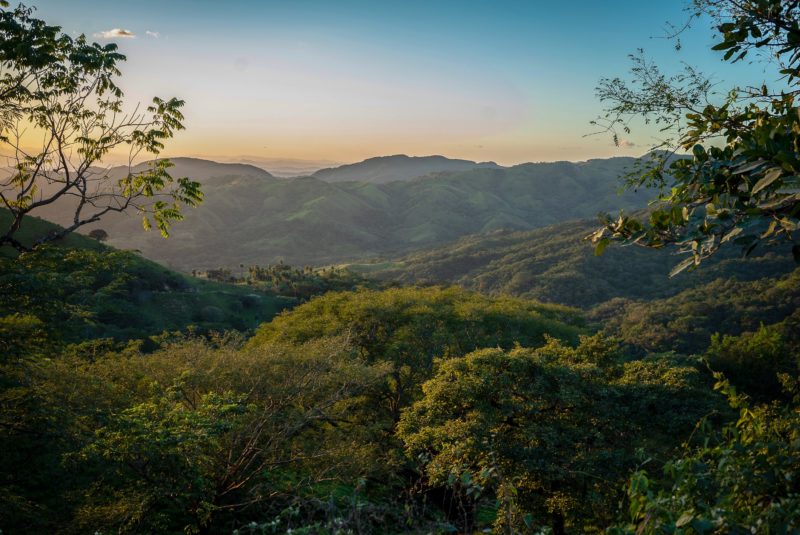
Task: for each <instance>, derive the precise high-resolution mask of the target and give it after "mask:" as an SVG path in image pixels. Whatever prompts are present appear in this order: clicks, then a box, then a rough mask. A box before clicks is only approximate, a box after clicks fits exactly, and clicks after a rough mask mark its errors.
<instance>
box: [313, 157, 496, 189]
mask: <svg viewBox="0 0 800 535" xmlns="http://www.w3.org/2000/svg"><path fill="white" fill-rule="evenodd" d="M472 169H502V167H501V166H499V165H497V164H496V163H494V162H482V163H477V162H472V161H469V160H455V159H452V158H445V157H444V156H406V155H405V154H397V155H395V156H379V157H377V158H369V159H367V160H364V161H363V162H358V163H354V164H349V165H342V166H339V167H331V168H328V169H320V170H319V171H317V172H316V173H314V174H313V175H312V176H314V177H315V178H319V179H320V180H324V181H326V182H368V183H370V184H387V183H389V182H395V181H400V180H411V179H413V178H417V177H421V176H425V175H429V174H432V173H441V172H456V171H469V170H472Z"/></svg>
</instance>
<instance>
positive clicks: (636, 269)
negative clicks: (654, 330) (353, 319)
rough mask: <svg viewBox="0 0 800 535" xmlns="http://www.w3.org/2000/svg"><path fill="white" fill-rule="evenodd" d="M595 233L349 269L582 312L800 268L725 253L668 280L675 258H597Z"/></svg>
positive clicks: (576, 224)
mask: <svg viewBox="0 0 800 535" xmlns="http://www.w3.org/2000/svg"><path fill="white" fill-rule="evenodd" d="M597 226H598V223H597V221H594V220H578V221H569V222H566V223H563V224H558V225H554V226H549V227H545V228H540V229H536V230H532V231H526V232H509V231H495V232H492V233H488V234H483V235H477V236H467V237H464V238H461V239H460V240H458V241H456V242H455V243H451V244H448V245H445V246H440V247H436V248H432V249H428V250H424V251H418V252H415V253H411V254H409V255H406V256H404V257H401V258H397V259H395V260H387V261H382V262H372V263H364V264H351V265H349V266H348V267H349V268H350V269H351V270H352V271H355V272H356V273H359V274H362V275H366V276H369V277H372V278H376V279H379V280H387V281H395V282H399V283H401V284H423V285H427V284H440V285H447V284H458V285H460V286H463V287H465V288H469V289H472V290H477V291H480V292H482V293H485V294H489V295H513V296H519V297H526V298H531V299H536V300H539V301H544V302H552V303H560V304H565V305H570V306H576V307H583V308H591V307H593V306H595V305H598V304H600V303H603V302H605V301H608V300H611V299H614V298H626V299H636V300H651V299H661V298H667V297H669V296H672V295H675V294H678V293H679V292H681V291H684V290H687V289H690V288H694V287H697V286H700V285H704V284H708V283H710V282H711V281H714V280H715V279H718V278H724V279H728V280H733V279H736V280H741V281H750V280H756V279H759V278H761V277H766V276H774V275H776V274H782V273H789V272H791V271H792V270H793V269H795V268H796V265H795V264H794V262H793V261H792V259H791V258H792V255H791V254H790V253H789V251H788V250H787V251H784V250H782V249H778V250H771V251H763V252H762V253H761V254H758V253H757V254H755V255H754V256H753V257H751V258H748V259H746V260H743V259H741V258H739V257H738V255H737V253H738V251H721V252H720V253H719V254H717V255H716V256H715V257H713V258H712V259H709V260H708V261H706V262H704V263H703V265H702V267H701V268H700V269H698V270H695V271H691V272H684V273H681V274H680V275H678V276H676V277H674V278H672V279H670V278H669V272H670V270H671V269H672V267H674V266H675V264H677V263H678V262H679V260H680V257H678V256H676V255H675V254H674V252H673V251H670V250H664V249H662V250H655V249H645V248H640V247H614V246H611V247H608V248H607V249H606V251H605V253H604V254H603V255H602V256H595V255H594V251H593V247H591V245H590V244H588V243H586V242H585V241H584V240H583V237H584V236H586V235H587V234H589V233H590V232H591V231H592V230H594V229H596V228H597Z"/></svg>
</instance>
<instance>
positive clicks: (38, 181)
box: [0, 5, 202, 251]
mask: <svg viewBox="0 0 800 535" xmlns="http://www.w3.org/2000/svg"><path fill="white" fill-rule="evenodd" d="M123 61H125V56H123V55H122V54H120V53H119V52H118V51H117V46H116V45H115V44H107V45H104V46H103V45H99V44H97V43H89V42H88V41H87V40H86V36H84V35H80V36H78V37H76V38H73V37H71V36H69V35H67V34H65V33H62V31H61V28H59V27H57V26H51V25H48V24H47V23H46V22H45V21H43V20H40V19H37V18H35V17H33V10H32V9H30V8H27V7H25V6H23V5H20V6H19V7H17V8H13V9H10V8H7V6H5V7H4V6H0V69H1V70H2V73H3V74H2V76H0V145H2V146H4V147H5V148H6V149H7V150H5V151H4V152H6V153H8V154H11V155H13V157H11V158H12V161H13V168H12V170H11V172H10V173H9V174H8V175H6V176H4V177H3V178H2V179H0V201H2V207H3V208H4V209H6V210H8V211H9V212H11V214H12V216H13V217H12V221H11V223H10V225H8V226H7V227H6V228H5V229H4V230H3V231H2V235H0V246H4V245H7V246H13V247H14V248H16V249H17V250H20V251H23V250H28V249H29V246H28V245H26V244H23V243H22V242H21V241H19V240H18V239H17V238H16V234H17V232H18V231H19V229H20V227H21V226H23V224H24V223H25V221H26V219H27V217H28V215H29V214H31V213H34V214H35V213H38V212H39V211H40V210H39V209H40V208H42V207H45V206H48V205H51V204H53V203H57V202H58V203H59V204H62V205H64V206H65V207H64V209H65V210H67V211H69V213H70V214H71V218H70V223H69V224H68V225H66V226H65V227H63V228H60V229H57V230H54V231H53V232H51V233H49V234H46V235H41V236H38V237H36V239H35V240H34V243H33V245H34V246H36V245H39V244H41V243H44V242H46V241H52V240H54V239H58V238H60V237H63V236H64V235H65V234H67V233H69V232H72V231H74V230H76V229H78V228H80V227H82V226H83V225H86V224H89V223H93V222H96V221H99V220H100V219H101V218H103V217H104V216H105V215H106V214H109V213H115V212H117V213H119V212H128V211H135V212H137V213H139V214H141V215H142V221H143V224H144V226H145V228H146V229H149V228H150V226H151V225H152V224H155V225H156V226H157V228H158V229H159V231H160V232H161V234H163V235H164V236H167V235H168V231H169V227H170V224H171V223H172V222H173V221H178V220H180V219H181V218H182V214H181V211H180V208H181V205H186V206H195V205H197V204H198V203H199V202H200V201H201V199H202V193H201V191H200V188H199V184H198V183H197V182H193V181H191V180H189V179H188V178H179V179H177V180H176V179H173V177H172V176H171V175H170V173H169V168H170V167H171V166H172V164H171V163H170V162H169V161H168V160H163V159H162V160H154V161H153V162H151V164H150V165H149V166H148V168H147V170H146V171H145V172H140V173H132V172H129V173H127V174H126V175H125V176H124V177H122V178H120V179H118V180H117V179H114V178H112V177H110V176H109V175H108V174H107V173H106V172H105V171H104V170H101V169H99V168H98V166H99V165H100V164H101V162H102V159H103V158H104V157H105V156H107V155H108V154H109V153H110V152H111V151H114V150H116V149H125V150H126V151H127V152H128V153H129V159H130V161H131V162H132V161H133V160H134V159H136V158H138V157H139V156H140V155H145V154H147V155H151V156H156V157H157V156H158V155H159V153H160V152H161V150H162V149H163V148H164V142H165V141H166V140H167V139H169V138H171V137H172V136H173V135H174V133H175V132H176V131H178V130H181V129H183V124H182V120H183V115H182V114H181V112H180V108H181V106H183V101H181V100H178V99H175V98H173V99H169V100H162V99H160V98H157V97H156V98H154V99H153V102H152V104H151V105H150V106H148V107H147V109H146V111H145V112H140V111H139V110H138V107H137V108H136V110H135V111H133V112H130V113H125V112H124V110H123V105H124V102H123V93H122V91H121V89H120V88H119V87H118V86H117V84H116V82H115V77H117V76H119V74H120V71H119V67H118V65H119V63H121V62H123ZM23 133H24V134H25V136H26V139H25V140H23V139H22V136H23ZM31 139H34V140H35V141H34V142H33V144H32V146H39V147H41V150H39V151H38V152H37V151H36V150H34V151H32V152H28V151H27V150H26V147H27V146H28V145H31V141H30V140H31Z"/></svg>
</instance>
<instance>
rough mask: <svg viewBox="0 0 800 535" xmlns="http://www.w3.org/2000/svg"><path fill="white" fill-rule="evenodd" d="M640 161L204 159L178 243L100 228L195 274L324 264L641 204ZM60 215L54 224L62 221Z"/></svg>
mask: <svg viewBox="0 0 800 535" xmlns="http://www.w3.org/2000/svg"><path fill="white" fill-rule="evenodd" d="M633 162H634V160H633V159H632V158H612V159H607V160H590V161H588V162H582V163H569V162H556V163H540V164H525V165H518V166H515V167H511V168H508V169H474V170H469V171H464V172H452V173H438V174H434V175H429V176H426V177H420V178H417V179H414V180H411V181H405V182H391V183H388V184H371V183H367V182H339V183H331V182H325V181H323V180H319V179H317V178H313V177H302V178H294V179H276V178H273V177H271V176H270V175H269V174H267V173H265V172H261V173H258V172H254V173H253V174H248V175H246V176H232V174H234V175H235V174H236V173H237V172H238V170H237V169H231V170H228V169H227V168H226V167H225V165H224V164H216V163H213V162H208V165H209V169H208V170H203V169H198V168H197V167H198V165H199V164H198V161H197V160H191V163H192V164H193V165H192V166H191V167H187V165H186V162H184V161H183V159H178V160H176V166H175V169H173V175H174V176H183V175H188V176H191V177H192V178H197V179H199V180H200V181H201V182H202V183H203V190H204V192H205V202H204V203H203V204H202V205H201V206H199V207H198V208H196V209H192V210H187V212H186V219H185V221H183V222H180V223H178V224H176V225H174V227H173V229H172V231H171V232H172V236H173V239H170V240H169V241H165V240H163V239H162V238H161V237H160V236H158V235H157V234H156V233H144V232H142V229H141V222H140V221H139V219H138V218H136V217H113V218H111V217H109V218H106V219H105V220H104V221H103V222H102V223H101V224H100V225H98V227H100V228H103V229H104V230H106V231H107V232H108V233H109V235H110V239H109V243H110V244H112V245H114V246H117V247H121V248H126V249H128V248H130V249H138V250H140V251H142V254H143V255H144V256H146V257H147V258H151V259H153V260H155V261H157V262H160V263H162V264H165V265H167V266H170V267H173V268H177V269H181V270H184V271H189V270H192V269H209V268H217V267H221V266H222V267H238V266H239V264H241V263H244V264H246V265H251V264H260V265H264V264H274V263H277V262H278V261H279V260H283V261H284V262H286V263H289V264H294V265H298V264H313V265H325V264H330V263H337V262H341V261H348V260H349V261H352V260H354V259H362V258H370V257H376V256H378V255H386V254H400V253H403V252H408V251H412V250H416V249H420V248H423V247H429V246H433V245H438V244H444V243H447V242H451V241H453V240H456V239H458V238H460V237H462V236H465V235H469V234H476V233H484V232H491V231H494V230H498V229H502V228H506V229H514V230H526V229H533V228H538V227H543V226H546V225H551V224H554V223H559V222H562V221H567V220H569V219H575V218H579V217H593V216H594V215H596V213H597V212H598V211H601V210H612V211H613V210H616V209H618V208H627V209H630V208H639V207H642V206H644V205H645V201H646V199H647V198H648V193H647V192H639V193H633V192H627V193H624V194H622V195H618V192H617V190H618V187H619V176H620V175H621V174H622V173H623V172H624V171H625V169H627V168H628V166H630V165H631V164H632V163H633ZM253 169H255V168H253ZM55 211H56V208H53V210H51V214H50V215H48V218H57V217H58V216H59V214H58V213H55ZM87 230H88V229H87Z"/></svg>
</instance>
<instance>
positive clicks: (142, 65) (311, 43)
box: [29, 0, 761, 164]
mask: <svg viewBox="0 0 800 535" xmlns="http://www.w3.org/2000/svg"><path fill="white" fill-rule="evenodd" d="M29 3H31V4H33V5H35V6H36V7H37V8H38V16H40V17H41V18H43V19H45V20H46V21H48V22H49V23H53V24H59V25H61V26H63V28H64V30H65V31H66V32H68V33H70V34H78V33H85V34H86V35H88V36H91V37H92V38H93V39H95V40H98V41H101V42H107V41H114V42H117V43H118V44H119V46H120V48H121V50H122V52H123V53H125V54H126V55H127V56H128V61H127V62H126V63H125V64H123V66H122V70H123V77H122V86H123V88H124V89H125V91H126V96H127V98H128V100H129V101H131V102H136V101H148V100H149V99H150V98H151V97H152V96H154V95H158V96H162V97H172V96H176V97H179V98H182V99H184V100H186V103H187V104H186V107H185V110H184V111H185V114H186V126H187V130H186V131H185V132H182V133H180V134H179V135H178V137H177V138H176V139H175V140H173V141H171V142H170V145H169V147H168V153H169V155H172V156H179V155H180V156H188V155H191V156H202V157H208V158H212V159H226V160H235V159H241V158H245V157H247V158H298V159H309V160H329V161H336V162H352V161H357V160H361V159H364V158H367V157H370V156H376V155H386V154H399V153H405V154H411V155H427V154H443V155H445V156H450V157H458V158H468V159H473V160H494V161H497V162H499V163H502V164H514V163H519V162H524V161H542V160H561V159H569V160H583V159H587V158H592V157H604V156H612V155H638V154H641V153H642V152H644V151H645V150H646V149H647V147H648V146H649V145H650V144H651V143H652V141H653V138H652V132H649V133H648V132H645V131H634V133H633V134H632V135H631V137H630V139H629V140H628V143H626V145H627V146H625V147H620V148H617V147H614V146H613V144H612V143H611V140H610V138H609V137H608V136H594V137H584V135H585V134H587V133H589V132H591V131H592V128H591V126H590V125H589V121H590V120H591V119H593V118H594V117H595V116H596V115H597V114H598V113H599V111H600V104H599V102H598V101H597V100H596V98H595V96H594V87H595V86H596V84H597V81H598V80H599V79H600V78H601V77H603V76H614V75H621V74H624V73H625V70H626V68H627V65H628V63H627V55H628V54H629V53H632V52H634V51H635V50H636V48H638V47H642V48H644V49H645V51H646V52H647V53H649V54H651V55H652V56H653V57H654V58H656V59H657V60H659V61H660V62H662V63H664V64H665V65H667V64H669V65H673V66H677V65H678V64H679V62H680V61H687V62H690V63H693V64H695V65H698V66H699V67H701V68H702V69H703V70H704V71H706V72H707V73H710V74H713V75H714V76H715V77H716V78H717V79H718V80H720V81H723V82H726V83H729V82H735V81H742V80H747V81H753V82H760V81H761V79H760V78H759V77H760V76H761V73H760V72H759V71H757V70H755V69H754V68H753V67H749V66H747V65H743V66H740V67H730V66H726V65H725V64H723V63H722V62H721V60H720V57H719V56H718V55H716V54H715V53H712V52H710V51H709V50H708V49H709V45H710V44H711V43H712V36H711V33H710V30H709V26H708V24H706V25H697V27H698V29H697V30H693V31H691V32H689V33H688V34H687V35H686V36H684V39H683V41H684V48H683V51H682V52H681V53H676V52H675V51H674V50H673V48H672V44H671V43H670V42H668V41H666V40H664V39H659V38H653V37H658V36H661V35H663V34H664V31H665V30H664V29H665V22H667V21H672V22H675V23H682V22H684V21H685V20H686V17H687V15H686V14H685V13H684V11H683V6H684V5H685V4H684V2H683V1H681V0H648V1H642V0H621V1H617V2H597V1H594V0H592V1H588V0H585V1H580V0H576V1H571V2H554V1H550V2H545V1H539V0H527V1H492V2H489V1H486V2H471V1H466V0H465V1H459V2H449V1H435V0H428V1H420V2H416V1H409V0H404V1H401V2H394V1H391V2H389V1H386V2H384V1H375V0H373V1H371V2H366V1H365V2H353V1H347V0H338V1H335V2H334V1H329V2H323V1H304V0H291V1H290V0H282V1H274V0H264V1H235V0H232V1H225V2H220V1H206V0H200V1H197V0H195V1H182V0H181V1H176V0H160V1H153V0H138V1H130V0H128V1H116V0H68V1H65V0H29ZM115 29H116V30H125V31H124V32H121V31H114V30H115Z"/></svg>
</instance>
